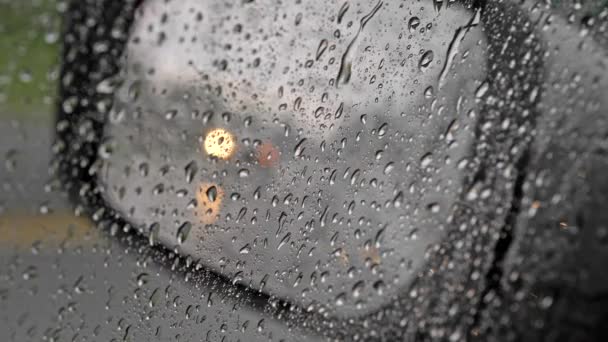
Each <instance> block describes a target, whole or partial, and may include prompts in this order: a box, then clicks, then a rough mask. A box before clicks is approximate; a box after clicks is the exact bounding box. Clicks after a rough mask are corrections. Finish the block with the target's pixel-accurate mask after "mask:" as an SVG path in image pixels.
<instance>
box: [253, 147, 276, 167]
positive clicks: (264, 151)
mask: <svg viewBox="0 0 608 342" xmlns="http://www.w3.org/2000/svg"><path fill="white" fill-rule="evenodd" d="M256 158H257V160H258V163H259V164H260V166H262V167H273V166H275V165H276V164H277V163H278V162H279V149H278V148H276V147H275V146H274V145H272V144H271V143H269V142H265V143H262V144H261V145H260V146H258V147H257V153H256Z"/></svg>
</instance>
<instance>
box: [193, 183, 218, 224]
mask: <svg viewBox="0 0 608 342" xmlns="http://www.w3.org/2000/svg"><path fill="white" fill-rule="evenodd" d="M223 200H224V190H223V189H222V188H221V187H220V186H218V185H216V184H213V183H201V184H200V185H199V187H198V190H197V191H196V201H197V204H198V205H197V209H196V216H197V217H198V218H199V219H200V221H201V222H202V223H204V224H212V223H214V222H215V221H216V220H217V218H218V216H219V214H220V210H221V205H222V201H223Z"/></svg>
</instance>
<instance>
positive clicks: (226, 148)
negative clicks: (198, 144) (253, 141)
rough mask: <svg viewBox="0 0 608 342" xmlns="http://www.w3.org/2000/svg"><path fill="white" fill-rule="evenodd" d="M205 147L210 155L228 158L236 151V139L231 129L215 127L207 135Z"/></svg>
mask: <svg viewBox="0 0 608 342" xmlns="http://www.w3.org/2000/svg"><path fill="white" fill-rule="evenodd" d="M204 148H205V152H206V153H207V154H208V155H210V156H213V157H217V158H220V159H228V158H230V157H232V155H233V154H234V152H235V151H236V140H235V138H234V135H232V133H230V132H229V131H227V130H225V129H223V128H215V129H213V130H211V131H209V132H208V133H207V136H205V142H204Z"/></svg>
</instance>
